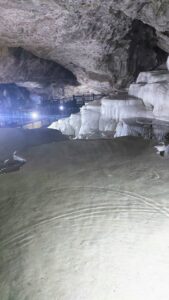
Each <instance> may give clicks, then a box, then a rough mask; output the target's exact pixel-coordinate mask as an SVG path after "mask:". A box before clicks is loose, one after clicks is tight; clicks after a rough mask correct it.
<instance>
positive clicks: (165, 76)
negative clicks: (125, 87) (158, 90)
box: [136, 70, 169, 83]
mask: <svg viewBox="0 0 169 300" xmlns="http://www.w3.org/2000/svg"><path fill="white" fill-rule="evenodd" d="M163 81H167V82H169V72H168V71H166V70H161V71H160V70H159V71H151V72H141V73H140V74H139V76H138V78H137V81H136V83H156V82H163Z"/></svg>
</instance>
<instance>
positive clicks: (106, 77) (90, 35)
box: [0, 0, 169, 95]
mask: <svg viewBox="0 0 169 300" xmlns="http://www.w3.org/2000/svg"><path fill="white" fill-rule="evenodd" d="M168 8H169V4H167V1H156V0H154V1H153V0H151V1H140V0H136V1H132V0H122V1H116V0H111V1H110V0H103V1H101V0H95V1H91V0H87V1H83V0H78V1H76V0H69V1H68V0H62V1H57V2H56V1H54V0H42V1H37V0H34V1H33V0H27V1H26V2H25V1H18V0H13V1H10V0H2V1H1V3H0V20H1V21H0V45H1V48H2V49H3V48H4V47H5V48H6V49H7V47H8V55H7V57H6V60H5V58H4V56H3V57H1V58H0V81H1V82H2V81H3V80H6V81H11V80H12V79H13V80H15V82H16V81H24V80H25V81H30V80H31V81H32V82H37V83H40V84H41V83H42V82H43V84H44V82H45V83H47V84H48V83H49V85H50V83H52V84H53V90H54V94H56V95H57V92H58V91H57V89H58V86H59V84H61V83H62V87H63V88H65V89H64V90H65V93H66V94H70V93H76V91H77V92H78V93H80V92H86V91H91V92H93V91H98V92H108V93H109V92H112V91H113V90H116V89H121V88H124V87H126V86H128V84H129V83H130V82H131V81H133V80H134V79H135V77H136V76H137V74H138V73H139V72H140V71H142V70H144V71H146V70H150V69H154V68H156V67H157V66H158V65H159V64H160V63H162V62H164V61H165V60H166V52H167V53H169V47H168V46H169V35H168V30H169V21H168V14H169V9H168ZM17 48H19V50H17ZM21 49H25V50H21ZM160 49H161V50H160ZM2 52H3V51H2ZM61 66H62V67H63V68H62V67H61ZM69 71H70V72H72V73H73V74H74V76H73V74H72V73H69ZM15 77H16V78H15ZM77 82H79V83H81V88H79V86H78V84H77ZM68 87H70V89H69V88H68ZM72 87H75V88H72ZM76 87H77V89H76Z"/></svg>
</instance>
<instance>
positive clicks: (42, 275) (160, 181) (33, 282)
mask: <svg viewBox="0 0 169 300" xmlns="http://www.w3.org/2000/svg"><path fill="white" fill-rule="evenodd" d="M33 140H34V139H33ZM22 154H23V155H24V157H25V158H26V159H27V164H26V165H25V166H24V167H23V168H22V169H21V170H20V171H19V172H16V173H11V174H7V175H4V176H0V299H2V300H9V299H13V300H47V299H50V300H56V299H58V300H81V299H82V300H112V299H115V300H136V299H137V300H143V299H149V300H150V299H153V300H159V299H167V298H168V294H169V285H168V281H169V267H168V266H169V234H168V228H169V185H168V182H169V172H168V169H169V161H168V160H165V159H163V158H161V157H160V156H157V155H156V154H155V152H154V150H153V148H152V144H151V143H150V142H148V141H144V140H142V139H138V138H120V139H116V140H98V141H77V140H76V141H61V142H59V143H51V144H45V145H41V146H36V147H33V148H31V147H29V148H27V147H25V148H24V149H23V150H22Z"/></svg>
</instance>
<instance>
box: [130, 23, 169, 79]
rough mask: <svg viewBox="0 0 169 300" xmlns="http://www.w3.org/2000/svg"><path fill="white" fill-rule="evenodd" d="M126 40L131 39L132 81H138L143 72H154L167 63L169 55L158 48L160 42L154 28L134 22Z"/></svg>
mask: <svg viewBox="0 0 169 300" xmlns="http://www.w3.org/2000/svg"><path fill="white" fill-rule="evenodd" d="M126 38H127V39H128V38H129V39H131V43H130V48H129V57H128V71H129V74H130V76H131V80H132V79H136V77H137V75H138V74H139V73H140V72H141V71H148V70H154V69H156V68H157V67H158V66H159V65H161V64H163V63H165V62H166V59H167V55H168V54H167V53H166V52H165V51H163V50H162V49H160V48H159V47H158V46H157V43H158V40H157V37H156V31H155V30H154V28H152V27H150V26H149V25H146V24H144V23H142V22H141V21H139V20H134V21H133V23H132V29H131V31H130V32H129V34H128V35H127V36H126ZM132 77H133V78H132Z"/></svg>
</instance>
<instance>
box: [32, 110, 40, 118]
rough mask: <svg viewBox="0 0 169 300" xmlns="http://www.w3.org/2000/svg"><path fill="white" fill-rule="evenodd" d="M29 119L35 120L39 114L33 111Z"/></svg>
mask: <svg viewBox="0 0 169 300" xmlns="http://www.w3.org/2000/svg"><path fill="white" fill-rule="evenodd" d="M31 117H32V119H34V120H37V119H38V118H39V114H38V113H37V112H36V111H33V112H32V113H31Z"/></svg>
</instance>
